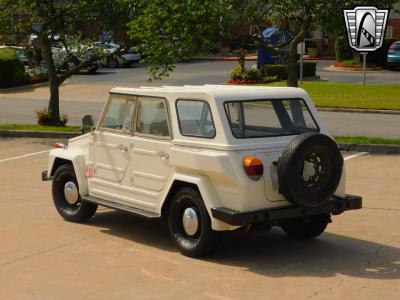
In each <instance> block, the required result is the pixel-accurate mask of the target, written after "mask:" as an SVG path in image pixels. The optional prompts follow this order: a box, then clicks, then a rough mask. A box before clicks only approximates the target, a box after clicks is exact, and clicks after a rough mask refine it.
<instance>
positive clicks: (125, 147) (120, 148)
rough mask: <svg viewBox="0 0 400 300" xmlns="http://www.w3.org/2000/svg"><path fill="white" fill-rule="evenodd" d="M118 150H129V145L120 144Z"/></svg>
mask: <svg viewBox="0 0 400 300" xmlns="http://www.w3.org/2000/svg"><path fill="white" fill-rule="evenodd" d="M118 150H119V151H121V152H128V147H127V146H125V145H119V146H118Z"/></svg>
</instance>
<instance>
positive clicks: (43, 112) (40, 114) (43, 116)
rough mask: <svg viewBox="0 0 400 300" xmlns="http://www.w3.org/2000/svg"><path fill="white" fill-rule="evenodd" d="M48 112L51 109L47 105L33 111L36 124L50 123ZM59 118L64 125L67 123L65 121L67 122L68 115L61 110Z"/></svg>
mask: <svg viewBox="0 0 400 300" xmlns="http://www.w3.org/2000/svg"><path fill="white" fill-rule="evenodd" d="M50 113H51V111H50V110H49V109H48V108H47V107H44V108H42V109H40V110H37V111H35V115H36V118H37V120H38V124H39V125H52V124H51V120H50ZM60 119H61V123H62V124H63V125H64V126H65V124H67V122H68V119H69V117H68V115H67V114H66V113H64V112H63V113H61V116H60Z"/></svg>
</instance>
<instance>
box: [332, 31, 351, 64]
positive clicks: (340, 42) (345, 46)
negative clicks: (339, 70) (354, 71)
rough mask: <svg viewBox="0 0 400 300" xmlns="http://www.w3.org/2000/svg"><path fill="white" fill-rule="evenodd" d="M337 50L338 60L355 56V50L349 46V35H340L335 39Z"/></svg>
mask: <svg viewBox="0 0 400 300" xmlns="http://www.w3.org/2000/svg"><path fill="white" fill-rule="evenodd" d="M335 52H336V59H337V60H338V61H344V60H348V59H352V58H353V50H351V48H350V46H349V42H348V40H347V37H345V36H338V37H337V38H336V41H335Z"/></svg>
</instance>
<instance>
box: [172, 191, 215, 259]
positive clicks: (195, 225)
mask: <svg viewBox="0 0 400 300" xmlns="http://www.w3.org/2000/svg"><path fill="white" fill-rule="evenodd" d="M168 222H169V230H170V234H171V238H172V240H173V241H174V243H175V245H176V246H177V247H178V249H179V251H180V252H181V253H182V254H183V255H186V256H189V257H199V256H204V255H207V254H209V253H211V252H212V251H213V250H214V249H215V248H216V246H217V245H218V241H219V240H220V235H221V233H220V232H218V231H214V230H212V228H211V220H210V217H209V215H208V212H207V209H206V207H205V205H204V202H203V199H202V198H201V195H200V193H199V192H198V191H197V190H195V189H193V188H189V187H185V188H182V189H181V190H180V191H179V192H178V193H177V194H176V195H175V197H174V199H173V200H172V203H171V206H170V209H169V220H168Z"/></svg>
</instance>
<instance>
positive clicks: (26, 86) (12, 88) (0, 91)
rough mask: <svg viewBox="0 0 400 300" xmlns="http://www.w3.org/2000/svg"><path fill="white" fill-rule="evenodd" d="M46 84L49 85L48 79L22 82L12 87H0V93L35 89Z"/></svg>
mask: <svg viewBox="0 0 400 300" xmlns="http://www.w3.org/2000/svg"><path fill="white" fill-rule="evenodd" d="M48 85H49V82H48V81H43V82H39V83H34V84H24V85H20V86H13V87H9V88H4V89H0V93H2V92H13V91H21V90H28V89H35V88H38V87H43V86H48Z"/></svg>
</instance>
